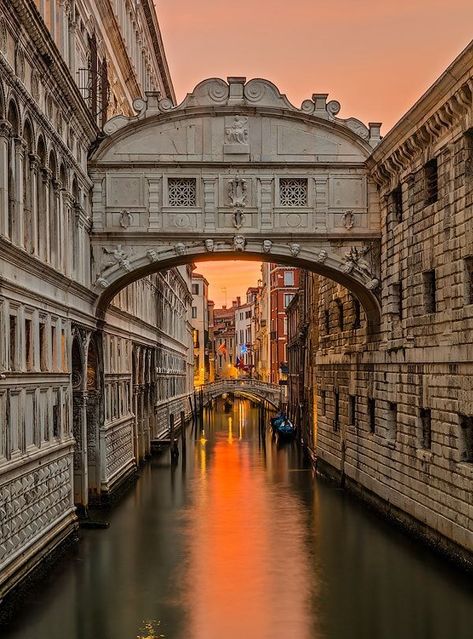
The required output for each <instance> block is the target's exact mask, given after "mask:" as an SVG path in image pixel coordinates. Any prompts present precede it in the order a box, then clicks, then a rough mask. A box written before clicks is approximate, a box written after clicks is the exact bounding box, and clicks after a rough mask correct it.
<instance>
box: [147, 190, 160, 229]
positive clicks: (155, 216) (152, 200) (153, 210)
mask: <svg viewBox="0 0 473 639" xmlns="http://www.w3.org/2000/svg"><path fill="white" fill-rule="evenodd" d="M148 184H149V228H150V230H152V229H153V230H155V229H161V228H162V226H163V217H162V212H161V188H162V186H161V185H162V179H161V178H156V179H150V180H149V182H148Z"/></svg>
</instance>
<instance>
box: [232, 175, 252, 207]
mask: <svg viewBox="0 0 473 639" xmlns="http://www.w3.org/2000/svg"><path fill="white" fill-rule="evenodd" d="M247 191H248V185H247V182H246V180H244V179H242V178H239V177H236V178H234V179H233V180H231V181H230V182H229V184H228V197H229V198H230V202H231V205H232V206H237V207H241V208H244V207H245V206H246V196H247Z"/></svg>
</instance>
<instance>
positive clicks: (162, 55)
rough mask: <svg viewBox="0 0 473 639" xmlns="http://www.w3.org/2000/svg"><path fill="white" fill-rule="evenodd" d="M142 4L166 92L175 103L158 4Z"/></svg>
mask: <svg viewBox="0 0 473 639" xmlns="http://www.w3.org/2000/svg"><path fill="white" fill-rule="evenodd" d="M141 4H142V6H143V11H144V14H145V16H146V21H147V23H148V28H149V32H150V34H151V40H152V42H153V47H154V53H155V55H156V58H157V61H158V67H159V70H160V72H161V79H162V82H163V86H164V90H165V92H166V97H167V98H169V99H170V100H171V101H172V103H173V104H176V93H175V91H174V86H173V83H172V79H171V72H170V71H169V65H168V61H167V58H166V51H165V48H164V42H163V37H162V35H161V29H160V28H159V21H158V14H157V11H156V6H155V4H154V2H153V0H141Z"/></svg>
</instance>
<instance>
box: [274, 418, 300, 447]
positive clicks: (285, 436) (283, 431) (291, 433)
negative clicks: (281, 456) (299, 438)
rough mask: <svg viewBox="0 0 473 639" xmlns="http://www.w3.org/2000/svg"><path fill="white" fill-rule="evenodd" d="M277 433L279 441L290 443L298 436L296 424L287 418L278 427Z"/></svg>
mask: <svg viewBox="0 0 473 639" xmlns="http://www.w3.org/2000/svg"><path fill="white" fill-rule="evenodd" d="M276 433H277V435H278V438H279V439H282V440H285V441H289V440H293V439H294V437H295V435H296V429H295V428H294V424H293V423H292V422H291V420H290V419H287V417H286V418H285V419H284V420H282V421H281V422H280V423H278V425H277V426H276Z"/></svg>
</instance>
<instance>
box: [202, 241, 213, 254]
mask: <svg viewBox="0 0 473 639" xmlns="http://www.w3.org/2000/svg"><path fill="white" fill-rule="evenodd" d="M204 244H205V250H206V251H207V252H208V253H213V252H214V251H215V242H214V241H213V240H212V239H210V238H209V239H207V240H205V242H204Z"/></svg>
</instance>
